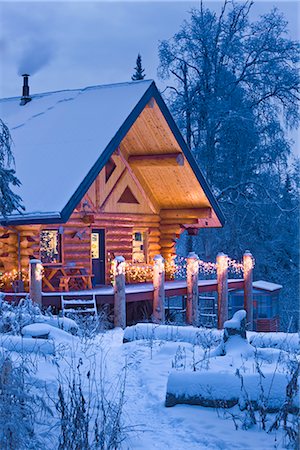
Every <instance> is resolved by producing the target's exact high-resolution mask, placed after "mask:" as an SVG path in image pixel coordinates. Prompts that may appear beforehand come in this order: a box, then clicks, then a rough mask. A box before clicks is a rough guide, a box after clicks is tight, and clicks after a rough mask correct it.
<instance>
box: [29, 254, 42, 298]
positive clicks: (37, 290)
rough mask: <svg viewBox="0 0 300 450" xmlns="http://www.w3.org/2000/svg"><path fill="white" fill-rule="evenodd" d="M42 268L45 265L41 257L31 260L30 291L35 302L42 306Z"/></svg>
mask: <svg viewBox="0 0 300 450" xmlns="http://www.w3.org/2000/svg"><path fill="white" fill-rule="evenodd" d="M42 270H43V266H42V263H41V261H40V260H39V259H31V260H30V261H29V293H30V298H31V300H32V301H33V302H34V303H37V304H39V305H40V306H42V278H43V276H42Z"/></svg>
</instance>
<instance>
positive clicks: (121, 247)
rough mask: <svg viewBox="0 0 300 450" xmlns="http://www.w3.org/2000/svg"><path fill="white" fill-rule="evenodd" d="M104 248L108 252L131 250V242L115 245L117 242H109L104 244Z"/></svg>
mask: <svg viewBox="0 0 300 450" xmlns="http://www.w3.org/2000/svg"><path fill="white" fill-rule="evenodd" d="M106 250H107V251H109V252H122V251H123V252H125V251H128V252H129V251H131V252H132V244H127V245H125V244H124V245H117V244H110V245H106Z"/></svg>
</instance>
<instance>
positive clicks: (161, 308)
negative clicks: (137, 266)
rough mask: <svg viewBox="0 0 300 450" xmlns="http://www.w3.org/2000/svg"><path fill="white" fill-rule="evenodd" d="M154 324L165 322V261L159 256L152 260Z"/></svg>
mask: <svg viewBox="0 0 300 450" xmlns="http://www.w3.org/2000/svg"><path fill="white" fill-rule="evenodd" d="M152 318H153V321H154V322H155V323H159V324H163V323H164V322H165V260H164V258H163V257H162V256H161V255H156V256H154V258H153V313H152Z"/></svg>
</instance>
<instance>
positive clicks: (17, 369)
mask: <svg viewBox="0 0 300 450" xmlns="http://www.w3.org/2000/svg"><path fill="white" fill-rule="evenodd" d="M49 412H50V411H49V410H48V409H47V408H46V406H45V403H44V401H43V399H42V397H40V396H38V395H36V394H35V393H33V389H32V384H31V383H30V375H29V370H28V365H27V364H25V363H24V361H23V362H21V364H20V365H18V366H15V365H14V364H13V363H12V362H11V359H10V358H9V356H8V354H5V353H4V352H3V353H2V354H0V448H1V450H11V449H13V450H23V449H25V448H26V449H35V450H36V449H39V448H43V445H42V443H41V442H40V441H39V439H38V437H37V435H36V432H35V424H36V422H37V417H39V418H41V415H42V414H43V413H49Z"/></svg>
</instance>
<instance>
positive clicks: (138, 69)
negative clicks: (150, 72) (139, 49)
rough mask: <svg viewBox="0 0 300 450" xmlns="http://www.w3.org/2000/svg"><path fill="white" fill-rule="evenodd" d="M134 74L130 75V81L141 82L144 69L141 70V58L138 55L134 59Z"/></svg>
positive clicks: (143, 76)
mask: <svg viewBox="0 0 300 450" xmlns="http://www.w3.org/2000/svg"><path fill="white" fill-rule="evenodd" d="M134 69H135V73H134V74H133V75H132V77H131V79H132V81H137V80H143V79H144V78H145V74H144V72H145V69H143V68H142V57H141V55H140V54H138V56H137V59H136V66H135V68H134Z"/></svg>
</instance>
